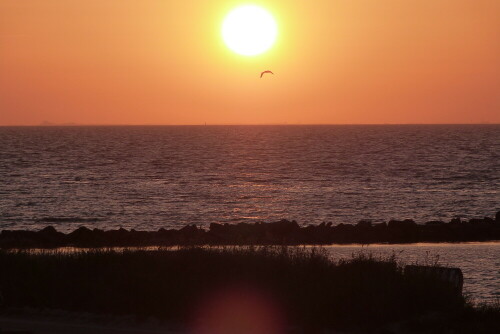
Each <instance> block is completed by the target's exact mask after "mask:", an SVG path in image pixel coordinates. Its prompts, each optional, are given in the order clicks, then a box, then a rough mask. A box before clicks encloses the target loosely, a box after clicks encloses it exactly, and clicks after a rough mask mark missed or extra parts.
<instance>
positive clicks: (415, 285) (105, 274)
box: [0, 246, 499, 332]
mask: <svg viewBox="0 0 500 334" xmlns="http://www.w3.org/2000/svg"><path fill="white" fill-rule="evenodd" d="M0 268H1V271H0V291H1V292H2V293H3V298H4V301H3V307H4V308H19V307H30V308H35V309H63V310H68V311H76V312H91V313H97V314H112V315H130V314H133V315H136V316H137V317H138V318H144V319H145V318H147V317H155V318H158V319H160V320H162V321H168V322H171V323H175V324H179V325H181V326H188V325H189V324H190V323H193V321H197V319H194V318H195V317H196V316H197V314H198V313H197V309H198V308H199V305H202V304H203V302H204V300H206V299H207V298H208V297H207V296H211V295H212V296H213V295H214V291H224V289H230V288H231V287H232V288H234V287H240V288H242V287H244V288H245V289H247V288H251V290H252V291H260V292H262V294H263V295H266V296H267V298H269V299H272V301H273V305H277V306H276V307H278V308H279V309H280V312H281V314H283V318H284V319H286V323H287V326H292V325H293V326H296V327H298V328H303V329H307V331H308V332H313V331H315V330H319V329H322V328H336V329H373V328H380V327H381V326H385V325H387V324H391V323H397V322H401V321H406V320H407V319H418V317H420V316H423V315H425V314H430V313H438V314H462V313H464V314H469V318H471V317H472V318H474V317H476V318H477V317H479V318H481V319H483V318H485V317H486V318H487V319H490V318H492V319H493V318H494V317H495V316H498V314H499V311H498V308H496V309H495V310H489V309H482V310H481V311H471V310H472V308H470V305H469V304H468V303H467V302H466V301H465V299H464V298H463V297H462V296H460V295H457V294H456V293H455V292H454V291H453V290H452V289H451V288H450V287H449V286H447V285H446V284H445V283H443V282H440V281H437V280H432V279H424V278H419V277H408V276H405V274H404V271H403V264H402V263H399V262H398V261H397V258H396V257H395V256H392V257H388V258H374V257H372V256H370V255H361V254H360V255H355V256H353V257H352V258H350V259H344V260H339V261H332V260H331V259H329V257H328V255H327V254H326V252H325V251H324V250H322V249H321V248H299V247H271V246H268V247H251V246H250V247H219V248H198V247H193V248H180V249H175V250H174V249H161V250H157V251H150V250H137V249H135V250H123V251H114V250H109V249H108V250H103V249H95V250H90V251H77V252H61V251H29V250H24V251H0ZM247 291H248V289H247ZM467 312H468V313H467ZM478 312H479V313H478ZM492 312H493V313H492ZM472 314H474V315H472ZM478 314H479V315H478ZM481 314H485V315H484V316H482V315H481ZM491 314H493V316H492V315H491ZM474 319H475V318H474Z"/></svg>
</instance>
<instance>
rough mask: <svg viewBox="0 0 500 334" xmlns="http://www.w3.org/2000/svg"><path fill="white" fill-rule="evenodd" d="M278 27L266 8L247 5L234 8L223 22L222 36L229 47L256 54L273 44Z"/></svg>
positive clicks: (235, 50) (244, 53)
mask: <svg viewBox="0 0 500 334" xmlns="http://www.w3.org/2000/svg"><path fill="white" fill-rule="evenodd" d="M277 34H278V27H277V25H276V22H275V21H274V18H273V16H272V15H271V14H270V13H269V12H268V11H266V10H265V9H263V8H261V7H258V6H254V5H245V6H241V7H238V8H235V9H233V10H232V11H231V12H230V13H229V14H228V15H227V16H226V18H225V19H224V22H223V23H222V38H223V39H224V42H225V43H226V45H227V47H228V48H230V49H231V50H233V51H234V52H236V53H238V54H240V55H244V56H255V55H258V54H261V53H263V52H265V51H267V50H268V49H269V48H270V47H271V46H273V44H274V42H275V41H276V35H277Z"/></svg>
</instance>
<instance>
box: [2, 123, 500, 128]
mask: <svg viewBox="0 0 500 334" xmlns="http://www.w3.org/2000/svg"><path fill="white" fill-rule="evenodd" d="M332 125H333V126H346V125H350V126H365V125H500V122H498V123H497V122H479V123H213V124H207V123H174V124H151V123H149V124H148V123H144V124H127V123H126V124H119V123H60V124H58V123H54V124H52V123H49V124H43V123H41V124H0V127H84V126H117V127H118V126H332Z"/></svg>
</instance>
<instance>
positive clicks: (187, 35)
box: [0, 0, 500, 125]
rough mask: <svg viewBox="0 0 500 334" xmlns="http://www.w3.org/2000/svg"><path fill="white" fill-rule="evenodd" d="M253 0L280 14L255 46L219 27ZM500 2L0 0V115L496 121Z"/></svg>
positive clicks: (79, 119)
mask: <svg viewBox="0 0 500 334" xmlns="http://www.w3.org/2000/svg"><path fill="white" fill-rule="evenodd" d="M245 3H253V4H257V5H260V6H262V7H264V8H266V9H267V10H269V11H270V12H272V14H273V16H274V17H275V19H276V21H277V24H278V26H279V35H278V38H277V41H276V44H275V45H274V46H273V48H271V49H270V51H268V52H266V53H264V54H262V55H259V56H255V57H244V56H240V55H237V54H235V53H233V52H231V51H230V50H229V49H228V48H227V47H226V46H225V44H224V42H223V40H222V36H221V24H222V21H223V18H224V17H225V15H226V14H227V13H228V12H229V11H230V10H231V9H232V8H234V7H236V6H238V5H241V4H245ZM498 13H500V1H498V0H405V1H401V0H378V1H373V0H315V1H303V0H275V1H258V0H256V1H250V2H248V1H247V2H245V1H233V0H231V1H223V0H183V1H173V0H172V1H170V0H141V1H138V0H71V1H68V0H22V1H20V0H0V125H15V124H22V125H24V124H40V123H41V122H44V121H48V122H52V123H79V124H203V123H204V122H207V123H208V124H263V123H288V124H291V123H300V124H306V123H309V124H310V123H334V124H335V123H479V122H491V123H499V122H500V20H499V19H498ZM264 70H272V71H273V72H274V73H275V75H274V76H265V77H264V78H263V79H259V75H260V72H261V71H264Z"/></svg>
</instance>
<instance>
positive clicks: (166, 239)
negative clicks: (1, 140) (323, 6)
mask: <svg viewBox="0 0 500 334" xmlns="http://www.w3.org/2000/svg"><path fill="white" fill-rule="evenodd" d="M61 219H62V218H61ZM489 240H500V211H499V212H497V214H496V216H495V219H493V218H489V217H485V218H482V219H470V220H469V221H462V220H460V219H459V218H456V219H452V220H451V221H450V222H449V223H445V222H442V221H429V222H426V223H425V224H424V225H419V224H417V223H415V222H414V221H413V220H410V219H406V220H401V221H396V220H391V221H389V223H380V224H372V223H371V222H369V221H360V222H359V223H358V224H356V225H349V224H339V225H336V226H333V224H332V223H322V224H319V225H308V226H303V227H301V226H299V224H298V223H297V222H296V221H288V220H281V221H278V222H274V223H260V222H259V223H254V224H249V223H240V224H217V223H212V224H210V229H209V230H208V231H207V230H204V229H202V228H198V227H197V226H196V225H187V226H185V227H183V228H181V229H179V230H175V229H170V230H166V229H163V228H161V229H159V230H158V231H154V232H148V231H136V230H130V231H128V230H125V229H119V230H108V231H104V230H100V229H93V230H91V229H89V228H87V227H80V228H78V229H77V230H75V231H73V232H71V233H68V234H64V233H61V232H58V231H56V229H55V228H53V227H46V228H44V229H43V230H41V231H38V232H35V231H16V230H14V231H9V230H3V231H2V232H1V233H0V248H4V249H7V248H54V247H63V246H73V247H114V246H124V247H128V246H138V247H141V246H173V245H183V246H186V245H300V244H310V245H321V244H333V243H340V244H342V243H362V244H369V243H412V242H464V241H489Z"/></svg>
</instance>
